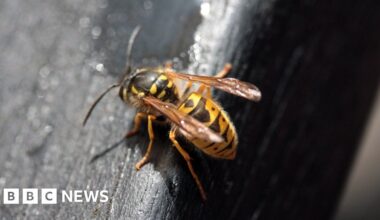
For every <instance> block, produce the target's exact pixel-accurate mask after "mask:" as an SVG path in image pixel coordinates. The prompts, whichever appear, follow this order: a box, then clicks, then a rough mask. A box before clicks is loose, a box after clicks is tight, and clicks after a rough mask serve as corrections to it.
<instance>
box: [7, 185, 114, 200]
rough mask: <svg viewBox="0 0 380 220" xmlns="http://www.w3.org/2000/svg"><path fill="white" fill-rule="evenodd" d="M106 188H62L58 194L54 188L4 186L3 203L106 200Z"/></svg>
mask: <svg viewBox="0 0 380 220" xmlns="http://www.w3.org/2000/svg"><path fill="white" fill-rule="evenodd" d="M108 199H109V198H108V191H107V190H95V191H88V190H62V191H60V195H58V190H57V189H55V188H44V189H36V188H28V189H21V190H20V189H18V188H5V189H4V190H3V204H57V203H58V202H62V203H83V202H87V203H89V202H98V201H99V202H101V203H105V202H108Z"/></svg>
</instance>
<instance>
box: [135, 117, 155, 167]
mask: <svg viewBox="0 0 380 220" xmlns="http://www.w3.org/2000/svg"><path fill="white" fill-rule="evenodd" d="M155 119H156V116H154V115H148V133H149V145H148V148H147V150H146V152H145V155H144V156H143V158H141V160H140V161H139V162H138V163H137V164H136V166H135V167H136V169H137V170H140V169H141V167H143V166H144V165H145V164H146V162H148V160H149V157H150V153H151V152H152V147H153V140H154V132H153V124H152V122H153V121H154V120H155Z"/></svg>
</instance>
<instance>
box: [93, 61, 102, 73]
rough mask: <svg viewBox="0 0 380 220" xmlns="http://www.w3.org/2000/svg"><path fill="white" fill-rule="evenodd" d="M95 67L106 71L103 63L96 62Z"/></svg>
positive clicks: (100, 70)
mask: <svg viewBox="0 0 380 220" xmlns="http://www.w3.org/2000/svg"><path fill="white" fill-rule="evenodd" d="M95 69H96V70H97V71H99V72H103V71H104V65H103V63H98V64H96V66H95Z"/></svg>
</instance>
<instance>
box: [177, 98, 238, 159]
mask: <svg viewBox="0 0 380 220" xmlns="http://www.w3.org/2000/svg"><path fill="white" fill-rule="evenodd" d="M179 110H180V111H181V112H184V113H186V114H188V115H190V116H192V117H193V118H195V119H197V120H198V121H200V122H202V123H203V124H205V125H206V126H207V127H209V128H210V129H212V130H213V131H215V132H216V133H218V134H219V135H221V136H222V137H223V138H224V140H225V141H224V142H220V143H214V142H211V141H207V140H202V139H199V138H195V139H193V140H191V142H192V143H193V144H194V145H195V146H196V147H198V148H199V149H201V150H202V151H203V152H205V153H206V154H208V155H210V156H212V157H217V158H222V159H234V158H235V156H236V148H237V144H238V136H237V134H236V131H235V127H234V125H233V124H232V122H231V121H230V119H229V117H228V115H227V113H226V112H225V111H224V110H223V109H222V107H221V106H220V105H219V104H217V103H216V102H214V101H213V100H211V99H208V98H205V97H203V96H202V95H201V94H199V93H195V92H194V93H191V94H190V95H189V96H188V97H187V98H186V99H185V100H184V101H183V102H182V103H181V105H180V106H179Z"/></svg>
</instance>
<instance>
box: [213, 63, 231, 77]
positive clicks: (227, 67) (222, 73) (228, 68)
mask: <svg viewBox="0 0 380 220" xmlns="http://www.w3.org/2000/svg"><path fill="white" fill-rule="evenodd" d="M231 69H232V65H231V64H230V63H226V64H225V65H224V67H223V69H222V70H221V71H219V73H217V74H216V75H215V77H218V78H223V77H225V76H226V75H227V74H228V73H229V72H231Z"/></svg>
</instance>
